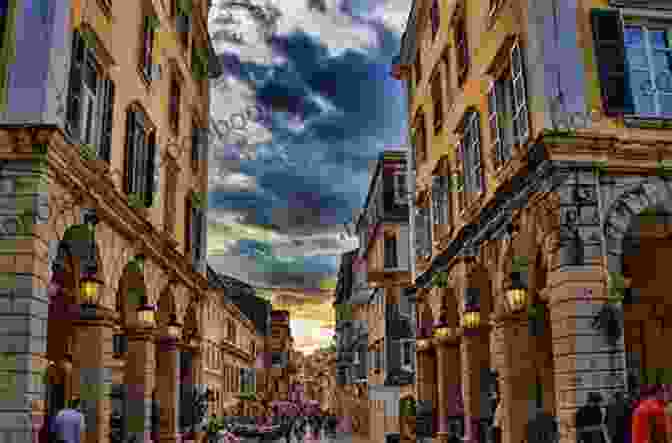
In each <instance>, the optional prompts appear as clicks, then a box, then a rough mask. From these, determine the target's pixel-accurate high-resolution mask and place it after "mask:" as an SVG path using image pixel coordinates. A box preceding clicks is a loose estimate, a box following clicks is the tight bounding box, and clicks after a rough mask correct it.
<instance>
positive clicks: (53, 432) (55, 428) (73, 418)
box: [38, 398, 86, 443]
mask: <svg viewBox="0 0 672 443" xmlns="http://www.w3.org/2000/svg"><path fill="white" fill-rule="evenodd" d="M85 431H86V420H85V419H84V414H83V413H82V411H81V403H80V400H79V399H77V398H75V399H72V400H70V401H69V402H68V404H67V405H66V407H65V408H63V409H61V410H60V411H58V413H57V414H56V415H55V416H53V417H51V416H48V417H47V422H46V423H45V426H43V427H42V428H41V430H40V435H39V437H38V440H39V442H40V443H80V441H81V440H82V439H83V436H84V432H85Z"/></svg>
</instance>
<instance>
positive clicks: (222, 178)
mask: <svg viewBox="0 0 672 443" xmlns="http://www.w3.org/2000/svg"><path fill="white" fill-rule="evenodd" d="M208 186H209V187H210V190H211V191H213V190H214V191H223V192H253V191H255V190H256V189H257V179H256V178H255V177H253V176H250V175H246V174H243V173H242V172H229V171H226V170H221V171H217V172H216V173H215V174H213V173H212V171H211V173H210V176H209V178H208Z"/></svg>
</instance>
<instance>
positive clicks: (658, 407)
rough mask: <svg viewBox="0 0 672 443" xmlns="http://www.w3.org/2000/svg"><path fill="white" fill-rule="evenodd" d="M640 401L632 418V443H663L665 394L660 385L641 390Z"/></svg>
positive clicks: (665, 431)
mask: <svg viewBox="0 0 672 443" xmlns="http://www.w3.org/2000/svg"><path fill="white" fill-rule="evenodd" d="M641 394H642V400H641V401H640V402H639V405H637V408H636V409H635V412H634V413H633V416H632V443H665V442H666V441H669V440H668V436H667V429H666V423H665V402H664V400H665V392H664V390H663V388H662V386H661V385H648V386H645V387H643V388H642V390H641Z"/></svg>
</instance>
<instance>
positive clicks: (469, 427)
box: [460, 326, 490, 442]
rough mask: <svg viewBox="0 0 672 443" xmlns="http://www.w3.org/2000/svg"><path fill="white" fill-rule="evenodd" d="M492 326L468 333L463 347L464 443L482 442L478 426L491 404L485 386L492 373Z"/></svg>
mask: <svg viewBox="0 0 672 443" xmlns="http://www.w3.org/2000/svg"><path fill="white" fill-rule="evenodd" d="M489 333H490V331H489V326H481V327H479V328H478V329H470V330H465V331H464V334H463V336H462V341H461V343H460V351H461V363H462V392H463V401H464V428H465V437H464V438H465V441H468V442H478V441H479V438H480V437H479V432H480V429H479V423H480V421H481V419H483V418H485V417H487V408H488V402H487V401H486V399H485V398H484V396H485V395H487V389H485V386H483V384H484V382H485V381H486V380H487V373H486V372H487V371H489V370H490V348H489V346H488V343H487V336H488V334H489Z"/></svg>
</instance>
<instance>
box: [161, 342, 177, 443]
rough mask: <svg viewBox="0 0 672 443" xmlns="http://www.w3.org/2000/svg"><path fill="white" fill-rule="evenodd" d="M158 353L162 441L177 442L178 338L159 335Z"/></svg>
mask: <svg viewBox="0 0 672 443" xmlns="http://www.w3.org/2000/svg"><path fill="white" fill-rule="evenodd" d="M157 351H158V352H157V353H156V367H157V373H156V397H157V400H158V402H159V410H160V414H161V418H160V437H159V438H160V440H161V443H175V442H177V440H178V439H177V432H178V424H179V421H178V420H179V415H178V412H179V411H178V407H179V394H180V393H179V390H178V386H179V375H180V374H179V370H180V354H179V352H178V350H177V340H176V339H174V338H172V337H159V339H158V341H157Z"/></svg>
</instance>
